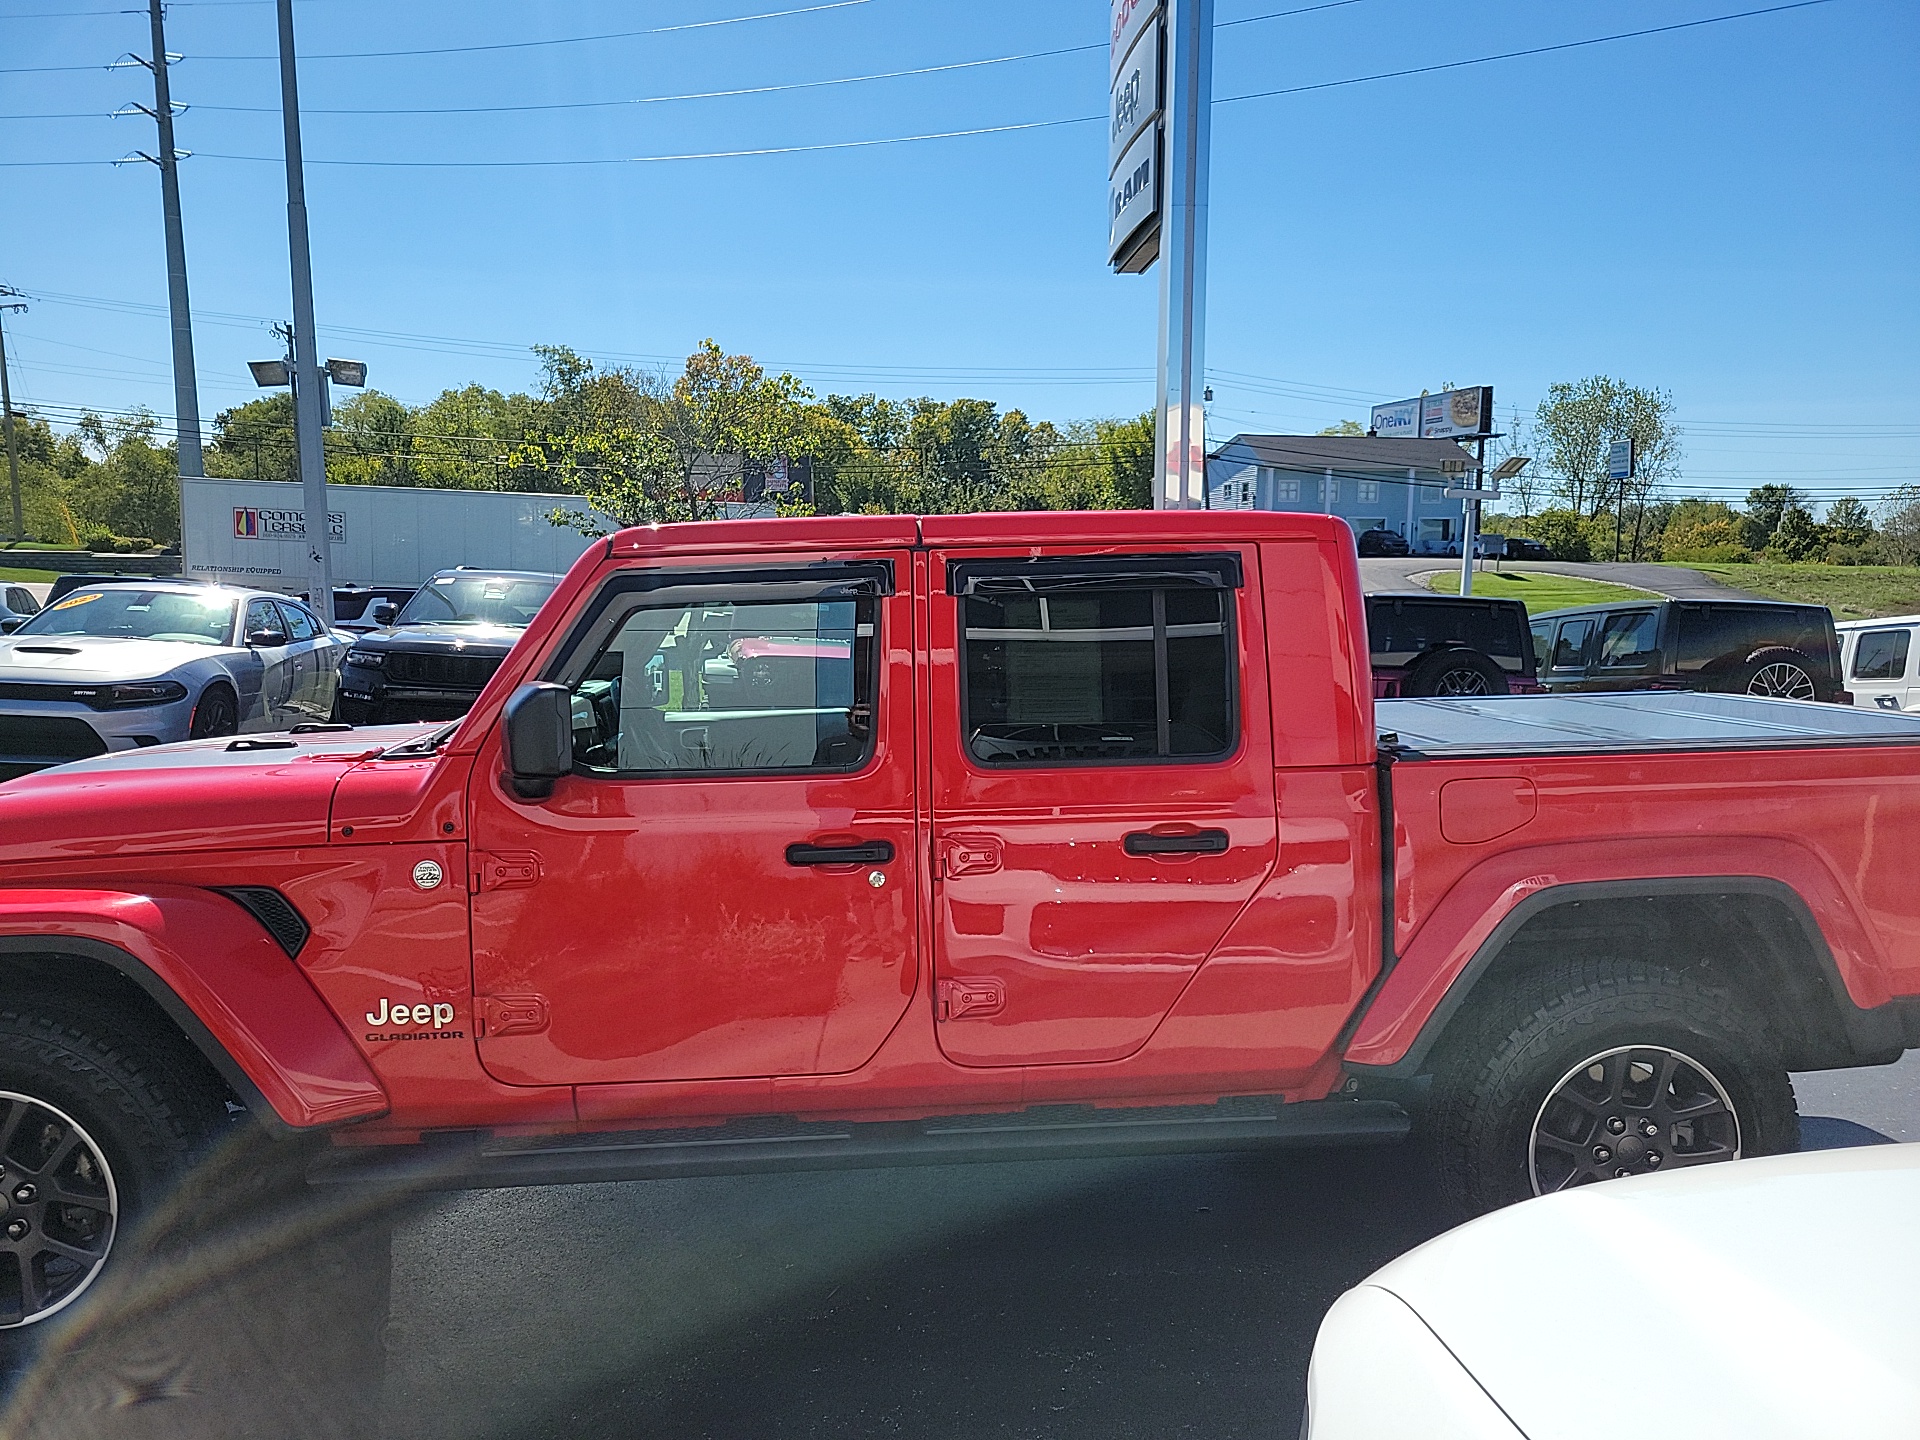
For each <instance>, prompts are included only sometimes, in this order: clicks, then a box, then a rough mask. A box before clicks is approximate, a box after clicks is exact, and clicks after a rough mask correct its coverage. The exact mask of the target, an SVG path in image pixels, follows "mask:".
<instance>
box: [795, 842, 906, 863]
mask: <svg viewBox="0 0 1920 1440" xmlns="http://www.w3.org/2000/svg"><path fill="white" fill-rule="evenodd" d="M892 859H893V842H892V841H891V840H860V841H857V842H855V843H854V844H852V845H789V846H787V864H789V865H885V864H886V863H888V862H889V861H890V860H892Z"/></svg>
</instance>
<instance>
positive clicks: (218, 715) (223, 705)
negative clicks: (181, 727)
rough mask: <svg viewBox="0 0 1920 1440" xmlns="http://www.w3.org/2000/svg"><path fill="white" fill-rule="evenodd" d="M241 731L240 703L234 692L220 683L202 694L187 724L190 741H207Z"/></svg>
mask: <svg viewBox="0 0 1920 1440" xmlns="http://www.w3.org/2000/svg"><path fill="white" fill-rule="evenodd" d="M239 730H240V701H239V699H238V698H237V697H236V696H235V695H234V693H233V691H232V690H230V689H228V688H227V687H226V686H225V685H222V684H220V683H219V682H218V681H216V682H215V683H213V684H212V685H209V686H208V687H207V688H206V689H205V690H203V691H201V692H200V699H199V701H198V703H196V704H195V705H194V707H193V718H192V719H191V720H189V721H188V722H187V738H188V739H189V740H205V739H208V738H210V737H212V736H216V735H234V734H238V733H239Z"/></svg>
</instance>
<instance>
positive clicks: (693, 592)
mask: <svg viewBox="0 0 1920 1440" xmlns="http://www.w3.org/2000/svg"><path fill="white" fill-rule="evenodd" d="M896 567H898V569H899V573H900V574H901V576H902V580H903V588H907V589H910V586H906V585H905V583H904V582H905V575H906V554H905V552H900V553H898V554H888V553H884V552H870V553H867V554H853V555H848V554H833V555H810V554H799V555H796V554H782V555H777V556H775V557H772V558H771V559H769V558H766V557H761V558H755V557H750V556H742V557H726V558H720V559H713V558H707V557H701V558H699V559H697V560H693V561H685V562H679V563H678V564H676V565H675V566H672V567H666V566H649V567H647V568H634V569H626V570H620V571H616V572H614V573H613V574H612V575H610V576H609V577H608V579H607V580H606V581H605V582H604V583H603V584H602V585H601V587H600V589H599V591H598V593H597V594H595V595H594V596H593V597H592V598H591V599H589V600H588V601H587V602H586V604H585V606H584V607H583V609H582V612H581V615H580V617H579V618H578V620H577V621H576V625H577V629H576V631H575V632H574V635H573V637H572V638H571V639H570V640H568V641H567V642H564V643H563V646H562V648H561V650H560V651H559V652H558V653H557V656H556V659H555V660H554V661H553V663H552V664H551V665H550V666H549V667H547V671H546V673H545V674H544V675H543V677H542V678H547V679H552V680H557V681H559V682H560V683H563V684H566V685H568V686H569V687H570V688H571V689H572V690H573V693H574V727H575V728H574V740H575V751H574V755H575V761H576V765H575V773H574V774H572V775H569V776H565V777H563V778H562V779H561V780H560V781H559V782H558V784H557V785H556V787H555V789H554V792H553V794H552V796H551V797H550V798H548V799H546V800H542V801H532V802H529V801H522V800H517V799H515V798H513V797H512V796H510V795H508V794H507V793H505V791H504V790H503V787H502V784H501V782H500V779H499V774H500V768H501V767H500V763H499V756H498V753H497V751H493V752H489V751H483V752H482V754H481V757H480V763H479V764H478V765H477V766H476V768H475V771H474V776H475V778H474V781H473V802H472V806H473V830H472V834H473V848H474V851H475V867H474V881H473V885H474V889H475V893H474V895H473V908H472V915H473V953H474V981H475V989H476V991H477V993H478V995H479V997H480V998H479V1005H480V1008H481V1019H482V1029H483V1032H484V1033H483V1036H482V1038H481V1040H480V1042H479V1045H480V1053H481V1057H482V1060H483V1062H484V1063H485V1065H486V1066H487V1068H488V1070H489V1071H490V1072H491V1073H493V1074H494V1075H495V1076H497V1077H499V1078H500V1079H502V1080H505V1081H508V1082H509V1083H516V1084H551V1083H574V1084H592V1083H596V1082H609V1081H652V1080H699V1079H711V1078H722V1077H730V1076H740V1077H754V1076H766V1075H805V1074H820V1073H832V1072H837V1071H845V1070H853V1069H856V1068H858V1067H859V1066H860V1065H861V1064H863V1063H864V1062H865V1061H866V1060H867V1059H868V1057H870V1056H871V1055H872V1054H873V1053H874V1051H875V1050H877V1049H878V1048H879V1046H880V1042H881V1041H882V1040H883V1039H884V1038H885V1037H886V1035H887V1032H888V1031H889V1030H890V1029H891V1028H892V1027H893V1025H894V1024H895V1022H896V1021H897V1020H898V1019H899V1018H900V1016H901V1014H902V1013H903V1011H904V1009H905V1007H906V1003H907V1000H908V999H909V997H910V996H911V994H912V991H913V986H914V983H915V972H916V965H915V953H916V951H915V944H916V940H915V900H914V897H915V894H916V892H917V889H918V887H917V884H916V877H917V872H918V866H919V856H918V853H917V845H916V841H915V830H914V805H913V770H914V766H913V759H912V757H913V733H914V732H913V673H912V667H913V658H912V653H913V645H912V629H911V624H912V614H911V600H910V596H909V595H906V594H896V593H895V586H894V583H893V577H894V574H895V571H896ZM489 743H490V744H492V745H497V744H498V737H497V735H496V737H495V738H494V739H493V740H492V741H490V742H489Z"/></svg>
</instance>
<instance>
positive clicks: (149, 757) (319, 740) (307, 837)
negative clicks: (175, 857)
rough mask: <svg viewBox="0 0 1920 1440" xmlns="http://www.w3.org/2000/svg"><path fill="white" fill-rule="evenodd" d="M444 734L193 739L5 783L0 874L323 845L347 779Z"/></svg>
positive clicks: (410, 730)
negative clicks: (56, 863)
mask: <svg viewBox="0 0 1920 1440" xmlns="http://www.w3.org/2000/svg"><path fill="white" fill-rule="evenodd" d="M438 728H441V727H439V726H435V725H391V726H380V727H378V728H372V729H365V730H350V731H347V730H343V731H330V732H323V733H319V734H307V735H243V736H239V737H232V736H228V737H222V738H219V739H213V740H189V741H187V742H185V743H184V744H180V745H161V746H156V747H154V748H152V749H148V750H128V751H118V752H115V753H114V754H111V755H102V756H99V757H97V758H95V759H92V760H80V761H76V762H74V763H73V764H70V765H59V766H56V767H54V768H53V769H51V770H41V771H39V772H37V773H35V774H32V775H24V776H21V777H20V778H19V779H17V780H9V781H8V782H7V783H5V784H4V785H0V866H5V865H8V864H22V863H25V862H28V861H33V860H84V859H89V858H102V859H104V858H109V857H113V856H120V855H152V854H159V853H165V852H170V851H187V850H209V849H219V850H244V849H255V848H260V847H281V846H290V845H324V844H326V843H327V822H328V811H329V807H330V806H331V804H332V799H333V792H334V787H335V786H336V785H338V784H339V782H340V778H341V776H342V775H343V774H345V773H346V772H347V771H348V770H350V769H351V768H352V767H353V766H354V765H355V764H357V763H358V762H360V761H362V760H366V759H368V758H371V757H372V756H374V755H377V754H380V753H382V752H383V751H388V750H391V749H392V748H393V747H395V746H397V745H403V744H405V743H407V742H408V741H411V740H417V739H418V738H420V737H421V736H422V735H427V734H430V733H432V732H433V731H434V730H436V729H438Z"/></svg>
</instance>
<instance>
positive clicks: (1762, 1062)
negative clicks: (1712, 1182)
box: [1422, 957, 1800, 1215]
mask: <svg viewBox="0 0 1920 1440" xmlns="http://www.w3.org/2000/svg"><path fill="white" fill-rule="evenodd" d="M1469 1004H1470V1005H1471V1006H1472V1007H1473V1008H1475V1009H1476V1010H1477V1011H1478V1012H1479V1013H1478V1014H1476V1015H1475V1016H1474V1017H1473V1018H1472V1019H1471V1020H1470V1021H1468V1022H1467V1023H1466V1024H1464V1025H1462V1026H1459V1027H1457V1033H1454V1034H1450V1035H1449V1036H1448V1037H1446V1039H1445V1040H1444V1041H1443V1042H1442V1046H1441V1050H1440V1052H1439V1054H1438V1055H1437V1056H1436V1062H1435V1066H1434V1082H1433V1090H1432V1094H1431V1096H1430V1103H1429V1104H1428V1106H1427V1108H1426V1111H1425V1113H1424V1114H1423V1116H1422V1131H1423V1138H1424V1140H1425V1142H1426V1149H1427V1152H1428V1156H1429V1159H1430V1161H1431V1163H1432V1166H1433V1169H1434V1171H1435V1180H1436V1182H1437V1183H1438V1185H1439V1187H1440V1190H1441V1192H1442V1194H1443V1195H1444V1196H1445V1197H1446V1198H1447V1200H1448V1201H1449V1202H1450V1203H1451V1204H1452V1205H1453V1207H1454V1208H1455V1209H1456V1211H1457V1212H1458V1213H1460V1214H1465V1215H1477V1214H1482V1213H1484V1212H1486V1211H1489V1210H1494V1209H1497V1208H1499V1207H1500V1206H1502V1205H1507V1204H1511V1203H1512V1202H1513V1201H1516V1200H1524V1199H1526V1198H1528V1197H1529V1196H1531V1195H1533V1194H1534V1193H1535V1171H1534V1153H1535V1151H1534V1141H1535V1126H1536V1123H1537V1122H1539V1121H1540V1120H1541V1119H1542V1112H1543V1107H1544V1106H1545V1104H1546V1102H1547V1099H1548V1097H1549V1095H1550V1094H1553V1093H1555V1092H1556V1087H1559V1086H1560V1085H1561V1084H1562V1082H1563V1081H1566V1080H1570V1079H1572V1078H1573V1077H1574V1075H1575V1074H1576V1073H1580V1072H1581V1067H1583V1066H1584V1065H1585V1064H1587V1063H1589V1062H1590V1061H1592V1060H1594V1059H1596V1058H1597V1057H1603V1056H1606V1055H1608V1054H1610V1053H1612V1054H1617V1053H1619V1052H1621V1051H1623V1050H1626V1049H1629V1048H1630V1047H1647V1048H1648V1050H1650V1051H1664V1052H1668V1053H1672V1054H1676V1055H1679V1056H1681V1057H1684V1059H1685V1060H1687V1061H1688V1062H1690V1063H1691V1064H1692V1065H1693V1066H1695V1067H1698V1069H1700V1070H1704V1072H1706V1074H1707V1075H1708V1077H1709V1078H1710V1079H1711V1080H1712V1081H1713V1082H1715V1083H1716V1084H1717V1085H1718V1087H1720V1088H1721V1089H1722V1090H1723V1091H1724V1093H1725V1097H1726V1100H1727V1104H1728V1107H1729V1108H1730V1109H1731V1110H1732V1112H1733V1117H1734V1120H1735V1122H1736V1124H1737V1129H1738V1148H1737V1154H1738V1155H1740V1156H1743V1157H1744V1156H1753V1155H1775V1154H1782V1153H1785V1152H1788V1151H1792V1150H1797V1149H1798V1148H1799V1146H1800V1116H1799V1112H1798V1110H1797V1109H1796V1106H1795V1103H1794V1095H1793V1085H1792V1083H1791V1081H1790V1080H1789V1079H1788V1076H1787V1071H1786V1066H1785V1064H1784V1063H1783V1062H1782V1060H1781V1058H1780V1051H1779V1046H1778V1044H1777V1042H1776V1041H1775V1040H1774V1038H1773V1036H1772V1035H1771V1034H1770V1033H1769V1032H1768V1030H1767V1027H1766V1025H1765V1024H1764V1022H1762V1021H1761V1020H1760V1019H1759V1017H1757V1016H1756V1015H1754V1014H1753V1013H1752V1012H1751V1010H1749V1009H1748V1008H1747V1007H1746V1006H1745V1005H1744V1004H1742V1003H1741V1002H1740V1000H1739V999H1738V998H1737V997H1736V996H1733V995H1730V994H1728V993H1727V992H1725V991H1722V990H1716V989H1711V988H1708V987H1706V986H1703V985H1701V984H1699V983H1698V982H1697V981H1694V980H1692V979H1690V978H1688V977H1686V976H1683V975H1679V974H1676V973H1674V972H1672V971H1669V970H1663V969H1660V968H1658V967H1656V966H1653V965H1648V964H1646V963H1644V962H1641V961H1638V960H1628V959H1620V958H1612V957H1606V958H1592V959H1576V960H1568V961H1564V962H1561V963H1559V964H1556V965H1551V966H1548V967H1544V968H1543V969H1541V970H1539V971H1537V972H1535V973H1532V974H1527V975H1522V976H1519V977H1517V978H1515V979H1514V980H1511V981H1508V982H1507V983H1505V984H1504V985H1502V986H1501V987H1500V988H1499V989H1496V990H1494V991H1492V992H1490V993H1481V994H1475V995H1474V996H1473V997H1472V1000H1471V1001H1470V1002H1469ZM1675 1162H1676V1164H1682V1163H1685V1160H1684V1158H1683V1157H1680V1156H1675ZM1636 1173H1639V1172H1638V1170H1636ZM1575 1183H1578V1182H1577V1181H1576V1182H1575Z"/></svg>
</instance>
